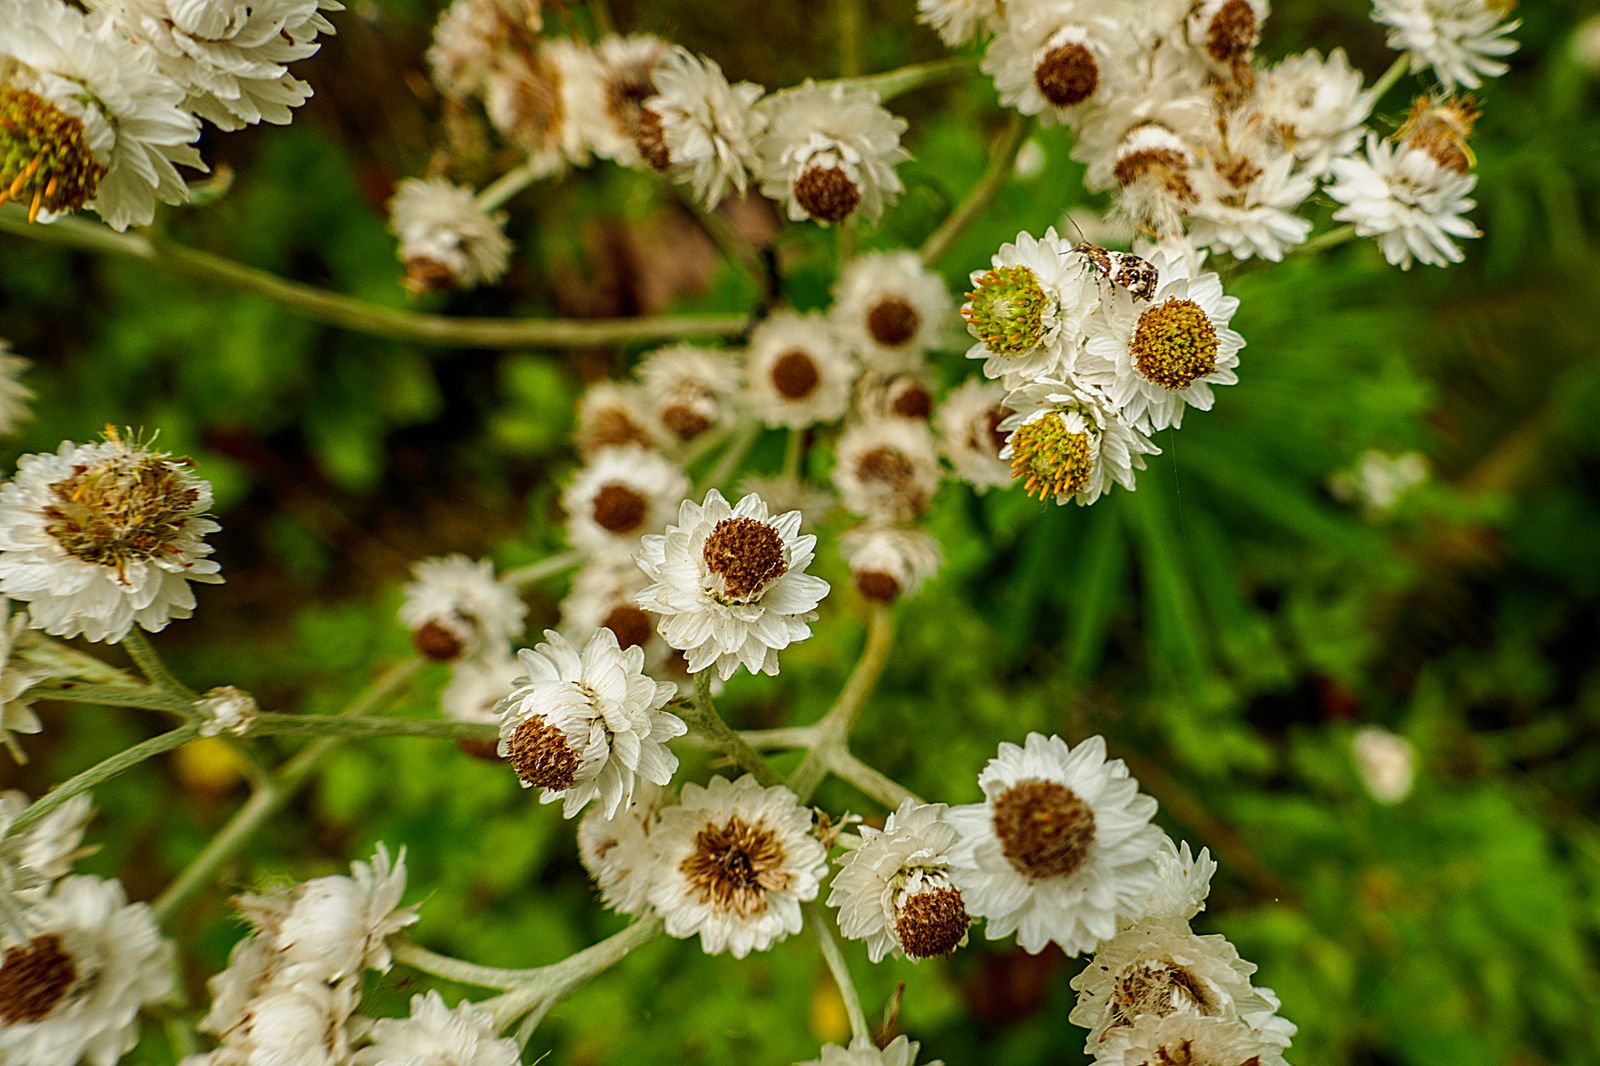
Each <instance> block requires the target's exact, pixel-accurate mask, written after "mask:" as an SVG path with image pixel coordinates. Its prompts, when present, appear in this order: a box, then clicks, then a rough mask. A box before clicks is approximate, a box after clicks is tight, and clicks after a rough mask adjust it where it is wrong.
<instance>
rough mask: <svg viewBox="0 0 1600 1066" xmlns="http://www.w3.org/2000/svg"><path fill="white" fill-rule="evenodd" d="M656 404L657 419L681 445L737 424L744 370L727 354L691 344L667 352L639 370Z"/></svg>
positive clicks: (646, 361) (663, 350) (653, 355)
mask: <svg viewBox="0 0 1600 1066" xmlns="http://www.w3.org/2000/svg"><path fill="white" fill-rule="evenodd" d="M634 373H635V374H636V375H637V376H638V378H639V381H640V382H641V383H642V384H643V385H644V387H645V390H646V391H647V393H648V394H649V396H650V398H651V400H652V401H654V404H655V416H656V419H657V421H659V422H660V423H661V425H663V426H665V427H666V429H667V430H668V432H670V433H671V434H672V435H673V436H674V437H676V438H677V439H678V440H680V441H688V440H694V439H695V438H696V437H698V436H700V434H702V433H704V432H705V431H706V430H708V429H711V428H713V427H715V426H719V425H724V424H726V423H729V422H732V421H733V420H734V418H735V417H736V415H737V410H736V408H735V405H734V398H735V397H736V396H737V395H738V394H739V388H740V384H741V382H740V376H739V367H738V366H737V365H736V364H735V363H734V360H733V358H732V357H731V356H729V355H728V354H727V353H725V352H718V351H713V350H711V349H709V348H696V347H695V346H693V345H690V344H679V345H674V346H673V347H670V348H661V349H658V350H656V351H653V352H651V353H650V354H649V355H647V356H645V357H644V359H643V361H641V362H640V363H639V366H638V368H637V369H636V370H635V371H634Z"/></svg>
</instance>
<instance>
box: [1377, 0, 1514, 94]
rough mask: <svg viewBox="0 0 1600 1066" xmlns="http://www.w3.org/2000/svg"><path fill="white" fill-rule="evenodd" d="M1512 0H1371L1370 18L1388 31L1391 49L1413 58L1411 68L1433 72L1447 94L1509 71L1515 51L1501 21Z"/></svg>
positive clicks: (1510, 26) (1507, 26)
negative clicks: (1508, 59) (1508, 63)
mask: <svg viewBox="0 0 1600 1066" xmlns="http://www.w3.org/2000/svg"><path fill="white" fill-rule="evenodd" d="M1513 6H1515V4H1514V0H1373V4H1372V18H1373V20H1374V21H1376V22H1377V23H1378V24H1379V25H1382V26H1387V27H1388V28H1389V47H1390V48H1393V49H1394V50H1395V51H1397V52H1406V53H1409V54H1410V56H1411V69H1412V70H1423V69H1431V70H1432V71H1433V73H1434V75H1435V76H1436V77H1438V79H1439V81H1440V83H1441V84H1443V85H1444V87H1445V88H1446V89H1447V90H1454V89H1455V88H1456V87H1457V86H1458V85H1459V86H1463V87H1465V88H1468V89H1476V88H1478V87H1479V86H1480V85H1482V84H1483V80H1484V79H1485V78H1498V77H1499V76H1500V75H1502V74H1504V73H1505V72H1506V71H1507V70H1508V69H1510V68H1509V67H1507V66H1506V64H1505V62H1504V61H1503V60H1504V57H1505V56H1508V55H1510V54H1511V53H1513V52H1515V51H1516V50H1517V42H1516V41H1513V40H1511V38H1510V36H1509V35H1510V34H1511V33H1512V32H1513V31H1514V30H1516V28H1517V27H1518V26H1520V25H1522V23H1520V22H1505V21H1502V20H1503V19H1504V18H1505V17H1506V14H1507V13H1508V12H1510V10H1511V9H1512V7H1513Z"/></svg>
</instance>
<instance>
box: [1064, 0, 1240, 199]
mask: <svg viewBox="0 0 1600 1066" xmlns="http://www.w3.org/2000/svg"><path fill="white" fill-rule="evenodd" d="M1177 10H1178V11H1179V12H1180V14H1181V12H1183V11H1185V10H1187V5H1182V4H1180V5H1179V7H1178V9H1177ZM1213 100H1214V93H1213V91H1212V89H1211V88H1210V87H1208V86H1207V85H1206V84H1205V68H1204V66H1203V65H1202V64H1200V63H1197V62H1193V61H1192V60H1191V59H1190V58H1189V53H1188V52H1187V50H1185V49H1180V48H1174V47H1169V46H1167V45H1159V46H1154V47H1151V48H1148V49H1146V50H1145V51H1143V52H1141V53H1140V54H1138V55H1137V56H1135V57H1134V58H1133V59H1132V60H1131V61H1130V70H1129V73H1128V76H1127V77H1126V78H1124V79H1121V80H1119V81H1118V82H1117V83H1115V84H1113V85H1109V86H1107V91H1106V95H1105V98H1104V99H1103V100H1100V101H1097V103H1096V106H1094V107H1092V108H1086V109H1084V110H1083V112H1082V115H1081V117H1080V119H1079V121H1078V123H1077V129H1076V137H1075V138H1074V141H1073V146H1072V158H1074V159H1076V160H1078V161H1079V162H1081V163H1084V164H1085V165H1086V166H1087V167H1088V170H1087V172H1086V173H1085V174H1084V178H1083V183H1084V186H1085V187H1086V188H1088V189H1089V190H1090V191H1092V192H1099V191H1101V190H1103V189H1114V188H1117V187H1119V186H1125V185H1126V182H1124V181H1123V178H1125V177H1128V176H1129V175H1130V172H1133V171H1136V170H1139V169H1141V168H1143V169H1149V170H1152V171H1154V170H1156V168H1157V165H1158V164H1160V169H1161V170H1172V171H1174V174H1175V176H1174V178H1173V181H1174V184H1175V185H1177V183H1176V178H1177V177H1180V176H1181V175H1182V171H1181V169H1179V168H1178V167H1177V163H1178V162H1179V160H1178V159H1177V158H1176V157H1175V156H1148V157H1140V156H1135V157H1134V158H1133V159H1131V160H1129V159H1127V158H1125V157H1126V156H1127V155H1128V154H1129V149H1130V148H1131V149H1138V150H1151V151H1161V150H1163V149H1164V150H1167V151H1170V152H1174V153H1176V152H1178V151H1179V150H1180V149H1181V150H1183V151H1187V150H1188V147H1187V146H1188V145H1189V144H1191V143H1199V142H1200V141H1202V140H1203V139H1204V137H1205V136H1206V135H1207V133H1209V131H1210V130H1211V129H1212V128H1213V124H1214V121H1215V116H1214V109H1213ZM1146 126H1155V127H1159V128H1160V129H1161V130H1164V131H1166V133H1167V134H1168V135H1169V137H1168V138H1158V137H1155V136H1153V135H1150V136H1146V137H1145V138H1141V139H1137V140H1134V141H1132V142H1130V140H1129V138H1130V136H1131V135H1132V134H1133V133H1134V131H1136V130H1138V129H1140V128H1141V127H1146ZM1173 142H1176V143H1173ZM1119 164H1121V165H1122V169H1123V171H1124V173H1123V174H1118V173H1117V169H1118V165H1119ZM1177 188H1179V189H1181V185H1177Z"/></svg>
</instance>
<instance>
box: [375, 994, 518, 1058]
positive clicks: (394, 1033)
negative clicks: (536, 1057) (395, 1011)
mask: <svg viewBox="0 0 1600 1066" xmlns="http://www.w3.org/2000/svg"><path fill="white" fill-rule="evenodd" d="M499 1034H500V1026H499V1024H498V1023H496V1022H495V1020H494V1018H493V1017H492V1016H491V1015H490V1014H489V1012H488V1011H485V1010H481V1009H479V1008H478V1007H476V1006H474V1005H473V1004H471V1003H465V1002H464V1003H458V1004H456V1006H455V1009H454V1010H452V1009H451V1008H449V1007H447V1006H445V1003H444V999H443V997H441V996H440V995H439V993H437V992H429V993H427V994H426V995H422V996H412V997H411V1017H409V1018H381V1019H379V1020H378V1021H376V1022H374V1023H373V1025H372V1031H371V1038H372V1043H371V1044H369V1045H368V1046H367V1047H364V1048H362V1049H361V1050H360V1051H358V1052H356V1053H355V1055H354V1056H353V1057H352V1058H351V1060H350V1061H351V1063H352V1064H353V1066H445V1064H449V1066H518V1064H519V1063H521V1062H522V1051H521V1049H520V1048H519V1047H518V1046H517V1042H516V1041H515V1040H512V1039H510V1038H509V1037H502V1036H500V1035H499Z"/></svg>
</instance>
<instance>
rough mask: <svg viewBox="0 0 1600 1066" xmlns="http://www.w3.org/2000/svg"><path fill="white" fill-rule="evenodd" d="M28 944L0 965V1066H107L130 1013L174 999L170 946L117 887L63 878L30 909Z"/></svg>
mask: <svg viewBox="0 0 1600 1066" xmlns="http://www.w3.org/2000/svg"><path fill="white" fill-rule="evenodd" d="M29 917H30V919H31V921H32V923H33V936H32V938H31V939H29V940H27V941H25V942H23V943H17V944H11V945H9V946H8V947H7V948H6V950H5V956H4V958H3V959H0V1061H4V1062H15V1063H25V1062H26V1063H47V1062H48V1063H75V1062H78V1061H80V1060H86V1061H88V1062H90V1063H93V1064H94V1066H110V1064H111V1063H114V1062H116V1061H118V1060H119V1059H121V1058H122V1056H123V1055H125V1054H126V1053H127V1052H128V1051H130V1050H132V1048H133V1045H134V1044H136V1043H138V1040H139V1020H138V1019H139V1012H140V1010H142V1009H143V1008H144V1007H145V1006H146V1005H147V1004H151V1003H157V1002H161V1001H163V1000H165V999H167V998H168V997H169V996H171V995H172V993H173V981H172V976H173V972H174V971H173V960H172V945H171V944H169V943H168V942H167V941H165V940H163V939H162V938H161V934H160V932H159V931H158V930H157V929H156V923H155V919H154V918H152V917H151V914H150V908H149V907H148V906H147V905H146V904H143V903H131V904H130V903H129V902H128V897H127V895H126V893H124V892H123V889H122V885H121V884H120V883H119V882H116V881H104V880H101V879H100V878H98V877H68V878H66V879H64V880H62V881H60V882H58V883H57V884H56V886H55V887H54V889H52V890H51V892H50V894H49V895H48V896H46V897H44V898H43V899H41V900H39V901H38V902H37V903H35V904H34V906H33V908H32V910H31V911H30V913H29Z"/></svg>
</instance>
